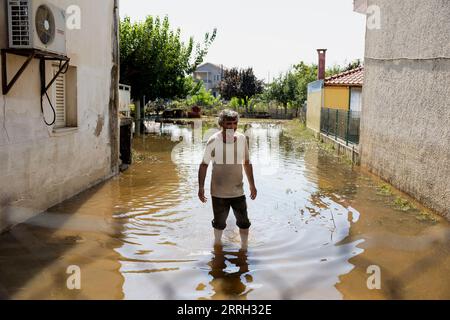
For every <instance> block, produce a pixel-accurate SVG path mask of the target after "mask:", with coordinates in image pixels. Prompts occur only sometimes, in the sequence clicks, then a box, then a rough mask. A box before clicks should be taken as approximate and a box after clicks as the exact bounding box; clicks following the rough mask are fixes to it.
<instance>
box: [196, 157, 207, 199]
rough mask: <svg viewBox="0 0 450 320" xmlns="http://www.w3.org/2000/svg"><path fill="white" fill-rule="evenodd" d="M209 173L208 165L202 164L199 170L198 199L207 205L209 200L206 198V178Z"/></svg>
mask: <svg viewBox="0 0 450 320" xmlns="http://www.w3.org/2000/svg"><path fill="white" fill-rule="evenodd" d="M207 171H208V165H207V164H206V163H201V164H200V167H199V168H198V198H199V199H200V201H201V202H203V203H205V202H206V201H207V198H206V197H205V178H206V172H207Z"/></svg>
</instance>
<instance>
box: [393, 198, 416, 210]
mask: <svg viewBox="0 0 450 320" xmlns="http://www.w3.org/2000/svg"><path fill="white" fill-rule="evenodd" d="M394 206H395V209H397V210H401V211H409V210H413V209H416V207H414V205H413V204H412V203H411V202H409V201H408V200H406V199H403V198H401V197H396V198H395V200H394Z"/></svg>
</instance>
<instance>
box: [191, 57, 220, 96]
mask: <svg viewBox="0 0 450 320" xmlns="http://www.w3.org/2000/svg"><path fill="white" fill-rule="evenodd" d="M224 70H225V69H224V67H223V66H222V65H220V66H219V65H216V64H213V63H210V62H206V63H204V64H202V65H200V66H198V68H197V70H195V72H194V74H193V77H194V80H195V81H203V84H204V85H205V89H206V90H211V91H212V94H213V95H214V97H217V96H218V95H219V86H220V81H222V79H223V73H224Z"/></svg>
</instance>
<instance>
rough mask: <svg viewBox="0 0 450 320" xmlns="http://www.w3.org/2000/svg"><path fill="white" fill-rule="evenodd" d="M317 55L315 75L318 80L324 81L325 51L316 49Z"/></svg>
mask: <svg viewBox="0 0 450 320" xmlns="http://www.w3.org/2000/svg"><path fill="white" fill-rule="evenodd" d="M317 52H318V53H319V72H318V73H317V79H318V80H324V79H325V56H326V53H327V49H317Z"/></svg>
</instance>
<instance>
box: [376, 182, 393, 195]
mask: <svg viewBox="0 0 450 320" xmlns="http://www.w3.org/2000/svg"><path fill="white" fill-rule="evenodd" d="M377 190H378V191H377V194H379V195H381V196H392V189H391V186H390V185H388V184H387V183H382V184H380V185H379V186H378V187H377Z"/></svg>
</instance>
